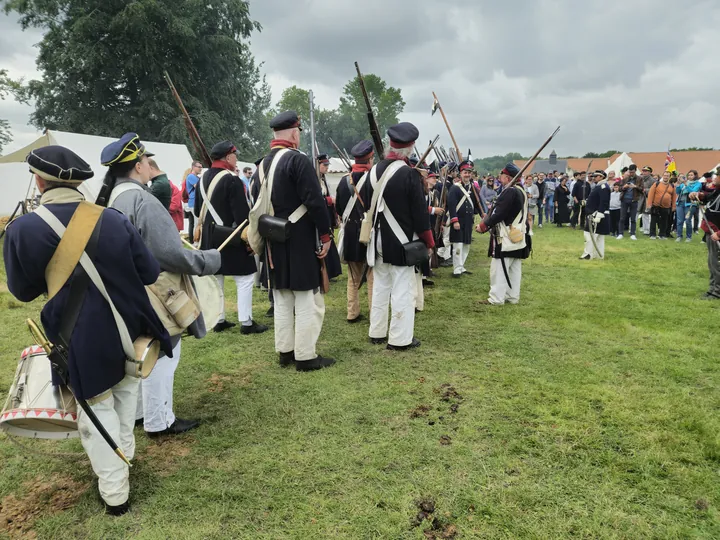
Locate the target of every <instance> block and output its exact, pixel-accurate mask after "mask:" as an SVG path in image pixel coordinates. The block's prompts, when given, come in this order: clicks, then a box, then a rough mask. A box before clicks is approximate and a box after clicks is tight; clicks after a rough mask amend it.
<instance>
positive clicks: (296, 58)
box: [0, 0, 720, 157]
mask: <svg viewBox="0 0 720 540" xmlns="http://www.w3.org/2000/svg"><path fill="white" fill-rule="evenodd" d="M251 15H252V17H253V18H254V19H255V20H257V21H259V22H260V23H261V24H262V26H263V31H262V32H261V33H260V34H255V35H254V36H253V38H252V43H251V47H252V50H253V53H254V54H255V57H256V59H257V60H258V61H259V62H264V65H263V71H264V73H265V74H266V75H267V78H268V82H269V83H270V85H271V87H272V91H273V102H276V101H277V99H278V98H279V96H280V94H281V93H282V90H283V89H284V88H285V87H287V86H290V85H293V84H296V85H298V86H301V87H304V88H312V89H313V91H314V92H315V95H316V104H317V105H318V106H319V107H322V108H335V107H337V105H338V99H339V96H340V93H341V91H342V87H343V85H344V84H345V82H347V81H348V80H349V79H350V78H352V77H353V76H354V75H355V71H354V66H353V62H354V61H356V60H357V61H358V62H359V63H360V67H361V68H362V70H363V71H364V72H366V73H370V72H372V73H375V74H377V75H379V76H380V77H382V78H383V79H385V80H386V81H387V83H388V84H390V85H392V86H395V87H398V88H400V89H401V90H402V95H403V97H404V99H405V101H406V102H407V105H406V107H405V112H404V113H403V114H402V116H401V120H406V121H410V122H413V123H415V124H416V125H417V126H418V128H419V129H420V133H421V141H426V140H429V139H431V138H433V137H434V136H435V135H436V134H440V135H441V137H442V139H441V141H442V142H443V144H444V145H445V146H446V147H447V146H449V139H448V137H447V132H446V130H445V126H444V125H443V123H442V119H441V117H440V114H436V115H435V116H434V117H431V116H430V108H431V105H432V94H431V92H432V91H433V90H434V91H435V92H436V93H437V94H438V97H439V98H440V102H441V104H442V105H443V108H444V110H445V112H446V114H447V116H448V119H449V121H450V123H451V126H452V128H453V130H454V131H455V135H456V138H457V140H458V143H459V145H460V146H461V150H462V151H463V153H465V152H466V151H467V148H468V147H469V148H472V153H473V155H474V156H475V157H480V156H487V155H493V154H505V153H507V152H511V151H520V152H522V153H523V154H525V155H528V154H531V153H532V152H533V151H534V150H535V149H536V147H537V146H539V145H540V143H541V142H543V140H544V139H545V138H546V137H547V136H548V135H549V134H550V132H552V131H553V129H554V128H555V127H556V126H557V125H562V130H561V131H560V134H559V135H558V136H557V138H556V140H555V141H554V142H553V146H554V147H555V149H556V150H557V152H558V154H559V155H582V154H584V153H585V152H588V151H604V150H608V149H618V150H624V151H635V152H641V151H664V150H665V149H666V148H667V144H668V143H671V145H672V146H673V147H688V146H712V147H716V148H717V147H720V143H718V141H717V137H716V132H717V131H718V130H719V129H720V100H719V99H718V95H720V66H718V63H717V59H718V57H720V1H718V0H683V1H682V2H678V1H676V0H583V1H578V0H504V1H502V2H500V1H495V0H442V1H438V0H414V1H412V2H409V1H406V0H364V1H363V2H356V1H348V0H292V1H290V0H262V1H260V0H252V1H251ZM40 38H41V35H40V34H39V33H38V32H37V31H33V30H30V31H26V32H24V33H23V32H22V31H21V29H20V26H19V25H18V24H17V21H16V18H14V17H12V16H10V17H8V16H4V15H0V67H1V68H7V69H8V70H9V72H10V74H11V76H14V77H19V76H24V77H29V78H32V77H37V76H38V74H37V72H36V71H35V70H34V62H35V55H36V49H35V48H34V47H33V46H32V45H33V44H34V43H37V42H38V41H39V40H40ZM30 111H31V109H30V107H27V106H22V105H19V104H17V103H14V102H9V101H4V102H2V101H0V118H7V119H9V120H10V122H11V123H12V128H13V131H14V136H15V139H16V140H15V142H14V143H13V144H12V145H11V146H10V147H8V148H7V150H12V149H13V148H17V147H20V146H22V145H23V144H27V143H28V142H29V141H31V140H32V139H33V137H34V134H35V130H34V128H32V127H30V126H28V125H27V122H28V114H29V112H30Z"/></svg>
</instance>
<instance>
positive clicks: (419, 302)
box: [415, 272, 425, 311]
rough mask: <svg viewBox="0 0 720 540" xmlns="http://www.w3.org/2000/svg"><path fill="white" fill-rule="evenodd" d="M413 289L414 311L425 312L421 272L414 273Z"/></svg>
mask: <svg viewBox="0 0 720 540" xmlns="http://www.w3.org/2000/svg"><path fill="white" fill-rule="evenodd" d="M415 288H416V290H417V296H416V297H415V309H417V310H418V311H424V310H425V289H423V275H422V273H421V272H415Z"/></svg>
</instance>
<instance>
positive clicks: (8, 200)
mask: <svg viewBox="0 0 720 540" xmlns="http://www.w3.org/2000/svg"><path fill="white" fill-rule="evenodd" d="M118 137H119V136H118ZM114 140H116V139H115V138H112V137H99V136H96V135H80V134H78V133H68V132H65V131H50V130H46V131H45V133H44V134H43V135H42V136H41V137H39V138H38V139H37V140H35V141H33V142H32V143H31V144H29V145H27V146H25V147H24V148H21V149H20V150H17V151H15V152H12V153H11V154H8V155H6V156H0V189H2V194H3V197H2V200H0V215H9V214H11V213H12V211H13V210H14V208H15V206H16V205H17V203H18V202H19V201H21V200H24V199H25V196H26V193H27V191H28V186H29V185H30V181H31V175H30V174H29V172H28V168H27V165H26V164H25V163H24V162H25V157H26V156H27V155H28V153H29V152H30V151H31V150H33V149H35V148H41V147H43V146H49V145H52V144H58V145H60V146H65V147H67V148H70V149H71V150H72V151H73V152H75V153H76V154H78V155H79V156H80V157H81V158H83V159H84V160H85V161H87V162H88V164H89V165H90V168H91V169H92V170H93V171H94V172H95V176H94V177H93V178H92V179H90V180H88V181H86V182H84V183H83V184H82V186H81V191H83V193H85V196H86V197H87V198H88V200H95V197H96V196H97V194H98V192H99V190H100V187H101V186H102V181H103V177H104V176H105V171H106V170H107V169H106V168H105V167H103V166H101V165H100V154H101V153H102V149H103V148H105V147H106V146H107V145H108V144H110V143H111V142H113V141H114ZM143 144H145V146H146V147H147V149H148V151H150V152H152V153H153V154H155V157H154V158H153V159H154V160H155V161H157V164H158V166H159V167H160V168H161V169H162V170H163V171H165V172H166V173H167V175H168V178H169V179H170V180H171V181H172V182H173V183H174V184H175V185H177V186H178V187H179V186H180V184H181V183H182V179H183V174H184V173H185V170H186V169H188V168H189V167H190V165H191V164H192V156H191V155H190V152H188V149H187V147H185V145H183V144H169V143H158V142H149V141H143ZM248 165H250V164H248ZM241 168H242V165H241Z"/></svg>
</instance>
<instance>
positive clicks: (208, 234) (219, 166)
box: [195, 141, 268, 334]
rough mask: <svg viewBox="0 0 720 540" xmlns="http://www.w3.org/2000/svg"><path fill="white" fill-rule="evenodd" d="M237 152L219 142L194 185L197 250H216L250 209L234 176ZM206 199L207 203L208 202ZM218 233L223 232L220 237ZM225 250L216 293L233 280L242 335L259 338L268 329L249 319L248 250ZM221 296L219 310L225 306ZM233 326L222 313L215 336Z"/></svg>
mask: <svg viewBox="0 0 720 540" xmlns="http://www.w3.org/2000/svg"><path fill="white" fill-rule="evenodd" d="M236 152H237V149H236V148H235V145H233V144H232V143H231V142H230V141H222V142H219V143H217V144H216V145H215V146H213V147H212V150H211V151H210V158H211V159H212V160H213V163H212V166H211V167H210V168H209V169H208V170H207V171H205V174H204V175H203V177H202V178H201V179H200V182H198V189H197V193H196V195H195V215H196V216H198V227H200V228H201V230H202V232H201V238H200V249H210V248H217V247H219V246H220V244H222V243H223V241H224V240H225V239H226V238H227V236H228V234H227V233H229V232H231V231H232V230H234V229H235V228H236V227H238V226H239V225H241V224H243V223H245V224H246V221H247V219H248V213H249V212H250V206H249V204H248V198H249V194H248V193H247V188H246V187H245V183H244V182H243V181H242V180H241V179H240V178H239V177H238V176H237V174H235V171H236V167H237V154H236ZM208 197H209V200H208ZM220 231H224V232H223V233H220ZM235 238H236V239H237V240H236V241H235V242H232V243H230V244H228V245H227V246H225V247H224V248H223V250H222V252H221V257H222V266H221V267H220V271H219V272H218V274H217V279H218V283H219V285H220V290H221V291H223V292H224V291H225V276H226V275H227V276H233V279H234V281H235V287H236V288H237V306H238V320H239V321H240V323H241V324H242V326H241V328H240V331H241V333H243V334H261V333H263V332H265V331H267V329H268V327H267V326H265V325H263V324H258V323H256V322H255V321H254V320H253V318H252V289H253V284H254V282H255V272H256V271H257V267H256V265H255V257H254V256H253V253H252V251H251V250H250V249H249V247H248V246H247V245H246V244H245V243H244V242H242V241H241V240H240V235H238V236H236V237H235ZM224 298H225V297H224V294H223V306H224V304H225V300H224ZM233 326H235V324H234V323H231V322H230V321H227V320H225V312H224V308H223V313H222V314H221V315H220V322H218V323H217V325H216V326H215V331H216V332H222V331H223V330H227V329H228V328H232V327H233Z"/></svg>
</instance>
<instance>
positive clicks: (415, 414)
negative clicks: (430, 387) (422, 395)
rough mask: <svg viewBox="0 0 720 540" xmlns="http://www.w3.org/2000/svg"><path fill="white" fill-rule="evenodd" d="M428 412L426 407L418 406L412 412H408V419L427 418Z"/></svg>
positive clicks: (428, 408) (428, 409)
mask: <svg viewBox="0 0 720 540" xmlns="http://www.w3.org/2000/svg"><path fill="white" fill-rule="evenodd" d="M429 412H430V407H429V406H428V405H418V406H417V407H415V408H414V409H413V410H412V411H410V418H421V417H424V416H427V415H428V413H429Z"/></svg>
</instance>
